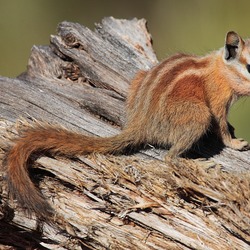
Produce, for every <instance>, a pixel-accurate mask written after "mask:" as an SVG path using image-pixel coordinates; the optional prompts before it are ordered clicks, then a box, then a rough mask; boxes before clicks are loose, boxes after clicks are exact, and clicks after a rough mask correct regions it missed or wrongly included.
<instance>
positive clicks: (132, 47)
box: [0, 18, 250, 249]
mask: <svg viewBox="0 0 250 250" xmlns="http://www.w3.org/2000/svg"><path fill="white" fill-rule="evenodd" d="M156 63H157V59H156V56H155V54H154V52H153V49H152V43H151V36H150V35H149V34H148V31H147V28H146V22H145V20H137V19H133V20H117V19H114V18H105V19H103V20H102V22H101V23H100V24H97V25H96V30H95V31H91V30H89V29H88V28H86V27H83V26H81V25H80V24H76V23H69V22H63V23H61V24H59V26H58V34H57V35H53V36H51V43H50V45H49V46H34V47H33V48H32V53H31V56H30V59H29V62H28V67H27V71H26V72H24V73H23V74H22V75H20V76H19V77H18V78H16V79H10V78H5V77H1V78H0V87H1V92H0V116H1V118H0V136H1V137H0V150H1V151H0V158H1V160H3V158H4V153H5V149H6V146H7V145H8V144H9V143H10V140H9V138H13V137H15V135H16V134H18V128H19V126H27V123H32V122H33V120H38V121H43V122H44V121H46V122H50V123H53V124H60V125H63V126H64V127H67V128H69V129H72V130H75V131H81V132H82V131H84V132H85V133H87V134H92V135H97V136H109V135H113V134H116V133H119V130H120V127H121V126H122V124H123V123H124V121H125V114H124V107H125V104H124V101H125V98H126V95H127V91H128V87H129V82H130V80H131V79H132V78H133V76H134V75H135V73H136V72H137V71H138V70H140V69H149V68H150V67H152V66H153V65H154V64H156ZM20 118H21V119H20ZM17 120H18V121H17ZM194 152H195V155H196V156H200V157H210V158H211V160H213V161H214V162H216V163H219V164H221V165H216V166H213V167H210V166H207V167H205V166H204V164H203V165H202V164H200V162H198V163H196V162H195V161H194V160H191V159H182V160H179V161H178V162H175V163H172V162H168V163H165V162H163V161H162V155H163V154H164V153H165V151H164V150H161V149H155V148H153V147H152V146H151V149H148V150H143V151H140V152H139V153H137V154H133V155H129V156H123V155H121V156H103V155H99V154H93V155H89V156H79V157H76V158H74V159H69V158H67V157H58V156H56V157H52V156H42V157H40V158H38V159H37V160H36V161H35V162H34V163H33V167H34V168H32V169H31V174H32V176H34V181H35V182H36V183H38V184H39V189H41V191H42V193H43V194H44V196H45V197H46V199H47V200H49V201H50V203H51V205H52V206H53V208H54V209H55V211H56V212H57V216H56V217H55V225H53V226H51V225H47V224H44V225H43V224H42V223H41V222H38V221H37V218H35V217H33V218H29V217H27V215H26V214H25V213H24V212H23V210H22V208H20V207H18V204H15V202H12V201H10V200H8V196H7V191H6V187H5V182H4V168H3V169H2V176H3V178H2V179H1V180H0V181H1V186H0V187H1V196H0V208H1V210H0V249H20V248H23V249H26V248H29V249H53V248H56V249H250V226H249V225H250V215H249V212H250V203H249V197H250V191H249V188H250V174H249V169H250V157H249V156H250V153H249V152H236V151H233V150H231V149H226V148H223V147H221V146H218V143H217V142H216V141H215V139H212V138H210V137H208V138H206V141H205V146H204V147H202V149H200V150H199V151H197V150H195V149H194Z"/></svg>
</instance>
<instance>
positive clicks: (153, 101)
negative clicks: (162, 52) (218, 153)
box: [5, 32, 250, 217]
mask: <svg viewBox="0 0 250 250" xmlns="http://www.w3.org/2000/svg"><path fill="white" fill-rule="evenodd" d="M237 42H238V43H237ZM249 44H250V42H249V41H247V42H246V43H245V42H243V40H242V39H241V38H240V37H239V36H238V35H237V34H236V33H235V32H229V33H228V34H227V37H226V45H225V48H224V49H223V50H222V49H221V50H219V51H217V52H214V53H212V54H210V55H207V56H205V57H197V56H192V55H185V54H177V55H174V56H172V57H169V58H168V59H166V60H164V61H163V62H162V63H159V64H158V65H156V66H155V67H153V68H152V69H151V70H149V71H147V72H146V71H141V72H139V73H138V74H137V76H136V77H135V78H134V80H133V81H132V82H131V87H130V91H129V95H128V99H127V123H126V126H125V128H124V130H123V131H122V132H121V134H119V135H117V136H114V137H111V138H94V137H89V136H86V135H82V134H77V133H74V132H71V131H67V130H65V129H62V128H59V127H51V126H37V127H34V128H30V129H28V130H27V131H25V132H24V133H23V134H22V136H21V137H20V138H19V139H17V141H16V143H15V145H14V146H13V147H12V148H11V149H10V150H9V152H8V154H7V156H6V161H5V163H6V166H7V179H8V184H9V189H10V193H11V194H12V195H13V196H14V197H15V198H16V199H17V200H18V201H19V202H20V204H21V205H22V206H24V207H26V208H27V209H28V211H30V212H35V213H36V214H37V215H39V216H40V217H48V216H51V215H52V214H53V210H52V209H51V207H50V206H49V205H48V203H47V202H46V201H45V200H44V199H43V197H42V195H41V194H40V192H39V191H38V190H37V189H36V188H35V186H34V184H33V183H32V182H31V180H30V178H29V176H28V169H27V161H28V159H29V158H30V156H31V155H32V154H33V153H39V152H46V151H49V152H52V153H61V154H65V155H77V154H88V153H91V152H99V153H119V152H122V150H124V149H125V148H126V147H131V146H136V145H138V144H142V143H144V144H146V143H153V144H154V143H155V144H162V145H170V146H171V148H170V150H169V152H168V156H170V157H177V156H179V155H180V154H182V153H183V152H185V151H186V150H188V149H189V148H190V147H191V146H192V145H193V144H194V143H195V142H196V141H197V140H198V139H199V138H200V137H201V136H202V135H204V133H206V131H207V130H208V128H209V127H210V125H211V121H212V120H214V121H215V122H216V123H217V126H218V131H217V132H218V135H219V136H220V137H221V138H222V140H223V142H224V144H225V145H226V146H229V147H231V148H234V149H238V150H240V149H243V148H244V147H245V146H246V145H247V142H245V141H241V140H237V139H233V138H232V137H231V135H230V133H229V131H228V122H227V114H228V110H229V107H230V105H231V104H232V102H233V101H234V100H236V99H237V97H239V96H242V95H250V85H249V82H250V76H248V72H247V70H246V64H247V58H246V55H245V56H244V55H242V53H244V54H247V53H248V51H249V48H248V47H250V45H249ZM237 46H238V47H237ZM246 46H248V47H246ZM236 48H237V49H236ZM247 56H248V55H247ZM249 57H250V55H249Z"/></svg>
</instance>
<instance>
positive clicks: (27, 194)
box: [5, 126, 134, 218]
mask: <svg viewBox="0 0 250 250" xmlns="http://www.w3.org/2000/svg"><path fill="white" fill-rule="evenodd" d="M133 134H134V133H130V132H129V131H126V130H125V131H124V132H122V133H121V134H119V135H117V136H113V137H108V138H98V137H90V136H86V135H81V134H76V133H73V132H70V131H68V130H65V129H62V128H55V127H50V126H38V127H34V128H29V129H28V130H26V131H25V132H23V134H22V136H21V137H20V138H19V139H18V140H17V141H16V143H15V144H14V146H13V147H12V148H11V149H10V150H9V152H8V153H7V156H6V160H5V163H6V166H7V181H8V186H9V192H10V195H11V196H12V197H14V198H15V199H17V201H18V202H19V204H20V205H21V206H22V207H24V208H26V209H27V211H28V212H29V213H32V212H34V213H35V214H36V215H38V216H39V217H41V218H48V217H50V216H52V215H53V210H52V208H51V207H50V205H49V204H48V203H47V202H46V200H45V199H44V197H43V196H42V194H41V193H40V191H39V190H37V188H36V187H35V186H34V184H33V183H32V181H31V179H30V178H29V173H28V167H27V161H28V160H29V158H30V156H31V155H32V154H33V153H37V152H52V153H60V154H65V155H69V156H74V155H80V154H88V153H92V152H99V153H104V154H105V153H116V152H120V151H122V150H123V149H125V148H126V147H128V146H130V145H132V144H134V140H133V138H132V137H133Z"/></svg>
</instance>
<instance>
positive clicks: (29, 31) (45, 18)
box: [0, 0, 250, 142]
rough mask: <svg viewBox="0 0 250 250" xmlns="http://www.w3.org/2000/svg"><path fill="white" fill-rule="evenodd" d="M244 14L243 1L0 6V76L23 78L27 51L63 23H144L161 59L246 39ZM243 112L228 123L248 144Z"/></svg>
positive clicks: (249, 119) (60, 1) (42, 0)
mask: <svg viewBox="0 0 250 250" xmlns="http://www.w3.org/2000/svg"><path fill="white" fill-rule="evenodd" d="M249 9H250V1H249V0H238V1H233V0H209V1H208V0H126V1H121V0H71V1H69V0H0V31H1V37H0V55H1V59H0V75H2V76H8V77H16V76H17V75H19V74H20V73H21V72H23V71H24V70H25V68H26V65H27V61H28V58H29V54H30V49H31V47H32V45H34V44H35V45H41V44H49V37H50V34H55V32H56V27H57V24H58V23H59V22H61V21H64V20H67V21H72V22H78V23H81V24H83V25H85V26H88V27H90V28H94V23H96V22H99V21H100V20H101V19H102V18H103V17H105V16H114V17H116V18H128V19H130V18H133V17H137V18H145V19H147V20H148V27H149V30H150V32H151V34H152V36H153V41H154V49H155V51H156V53H157V56H158V58H159V59H162V58H164V57H166V56H168V55H170V54H173V53H175V52H179V51H182V52H188V53H195V54H200V55H202V54H205V53H207V52H209V51H211V50H214V49H218V48H219V47H222V46H223V43H224V37H225V34H226V32H227V31H229V30H235V31H237V32H238V33H239V34H241V35H242V36H243V37H248V36H249V37H250V30H249V28H248V26H249ZM221 94H222V93H221ZM249 107H250V98H249V99H247V98H245V99H243V100H241V101H239V102H238V103H237V104H236V105H234V107H233V108H232V110H231V112H230V116H229V119H230V121H231V123H232V124H233V125H234V127H235V128H236V134H237V136H239V137H243V138H245V139H247V140H248V141H249V142H250V130H249V125H250V109H249Z"/></svg>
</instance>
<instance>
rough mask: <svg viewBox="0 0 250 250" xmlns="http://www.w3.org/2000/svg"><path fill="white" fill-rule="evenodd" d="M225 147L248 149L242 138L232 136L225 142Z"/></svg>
mask: <svg viewBox="0 0 250 250" xmlns="http://www.w3.org/2000/svg"><path fill="white" fill-rule="evenodd" d="M225 144H226V146H227V147H229V148H232V149H235V150H247V149H249V144H248V142H247V141H245V140H244V139H242V138H238V139H236V138H233V139H231V140H230V141H229V142H227V143H225Z"/></svg>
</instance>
